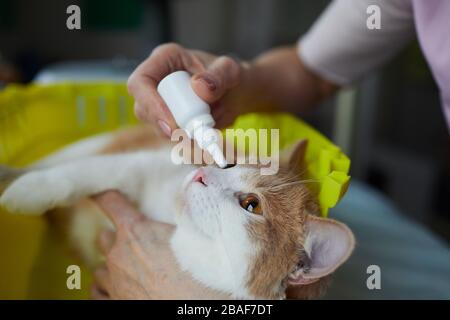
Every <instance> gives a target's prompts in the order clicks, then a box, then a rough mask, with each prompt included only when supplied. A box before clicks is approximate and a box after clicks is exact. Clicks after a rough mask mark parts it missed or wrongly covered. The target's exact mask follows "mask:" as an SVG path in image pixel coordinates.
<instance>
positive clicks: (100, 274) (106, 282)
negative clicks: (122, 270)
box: [94, 268, 111, 294]
mask: <svg viewBox="0 0 450 320" xmlns="http://www.w3.org/2000/svg"><path fill="white" fill-rule="evenodd" d="M94 282H95V284H96V285H97V287H98V288H99V289H100V291H103V292H104V293H106V294H109V293H110V290H111V284H110V283H111V282H110V278H109V272H108V269H106V268H98V269H97V270H95V272H94Z"/></svg>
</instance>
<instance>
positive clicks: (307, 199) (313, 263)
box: [0, 127, 355, 299]
mask: <svg viewBox="0 0 450 320" xmlns="http://www.w3.org/2000/svg"><path fill="white" fill-rule="evenodd" d="M306 147H307V141H305V140H303V141H299V142H297V143H295V144H293V145H292V146H291V147H290V148H288V149H287V150H285V151H284V152H283V153H282V155H281V157H280V169H279V171H278V173H277V174H275V175H271V176H265V175H261V174H260V170H259V167H258V166H256V165H235V166H231V167H229V168H226V169H220V168H218V167H216V166H213V165H210V166H194V165H175V164H173V162H172V161H171V158H170V152H171V148H172V144H170V143H166V142H164V141H163V139H158V138H156V136H155V135H154V134H153V133H152V131H151V130H149V129H148V128H146V127H137V128H133V129H126V130H124V131H120V132H115V133H109V134H104V135H101V136H97V137H94V138H89V139H87V140H85V141H82V142H78V143H75V144H74V145H72V146H69V147H68V148H66V149H64V150H62V151H60V152H57V153H56V154H54V155H51V156H50V157H48V158H46V159H44V160H43V161H41V162H38V163H37V164H35V165H34V166H31V167H30V168H27V169H23V170H19V169H11V168H8V167H5V166H1V167H0V192H2V191H3V193H2V195H1V197H0V204H1V205H3V206H4V207H6V209H8V210H9V211H10V212H22V213H27V214H33V213H34V214H42V213H44V212H46V211H49V210H51V209H54V208H58V207H60V208H61V207H63V208H64V207H66V208H68V209H64V210H65V214H66V216H70V217H71V222H70V224H69V225H68V226H67V234H68V235H69V236H70V238H71V239H72V242H73V243H74V245H75V247H77V249H78V250H79V251H81V253H82V256H83V255H84V258H85V259H86V260H93V259H94V257H95V256H96V255H97V254H98V253H97V252H96V249H95V244H94V242H95V241H94V239H95V236H96V233H97V232H98V231H99V229H100V228H103V227H108V226H111V225H110V223H108V220H107V219H106V216H105V215H104V214H102V213H101V212H100V210H99V209H97V208H96V206H95V205H94V204H93V202H92V201H90V202H89V201H88V200H86V199H88V198H87V197H88V196H90V195H94V194H97V193H100V192H103V191H106V190H110V189H115V190H119V191H120V192H122V193H123V194H124V195H126V196H127V197H128V198H129V199H130V200H131V201H132V202H134V203H135V204H136V206H137V207H138V208H139V210H140V211H141V212H143V213H144V214H145V215H146V216H148V217H150V218H152V219H155V220H158V221H161V222H166V223H170V224H173V225H176V229H175V232H174V234H173V236H172V239H171V249H172V250H173V253H174V255H175V257H176V260H177V262H178V264H179V265H180V267H181V268H182V269H183V270H186V271H188V272H189V273H190V274H191V275H192V277H193V278H195V279H196V280H198V281H199V282H200V283H202V284H203V285H205V286H207V287H210V288H212V289H215V290H218V291H221V292H224V293H227V294H228V295H229V296H230V297H231V298H237V299H285V298H304V299H311V298H316V297H318V296H320V295H322V294H323V293H324V291H325V290H326V288H327V284H328V279H329V276H330V275H331V274H332V273H333V272H334V271H335V270H336V269H337V268H338V267H339V266H340V265H342V263H344V262H345V261H346V260H347V259H348V258H349V256H350V255H351V253H352V251H353V248H354V244H355V239H354V236H353V233H352V232H351V230H350V229H349V228H348V227H347V226H346V225H345V224H343V223H340V222H338V221H335V220H332V219H328V218H322V217H319V216H318V212H319V209H318V205H317V200H316V199H315V197H314V196H313V195H312V194H311V192H310V191H309V189H308V187H307V184H308V182H307V181H302V180H301V174H300V173H301V172H302V171H303V170H304V163H303V158H304V154H305V150H306ZM83 199H84V200H83ZM93 264H95V263H93Z"/></svg>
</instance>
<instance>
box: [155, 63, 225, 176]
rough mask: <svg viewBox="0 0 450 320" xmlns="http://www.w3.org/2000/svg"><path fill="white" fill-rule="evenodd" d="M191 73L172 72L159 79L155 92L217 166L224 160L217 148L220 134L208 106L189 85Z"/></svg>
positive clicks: (222, 165) (222, 163)
mask: <svg viewBox="0 0 450 320" xmlns="http://www.w3.org/2000/svg"><path fill="white" fill-rule="evenodd" d="M190 80H191V76H190V74H189V73H188V72H186V71H176V72H173V73H171V74H169V75H168V76H166V77H165V78H164V79H162V80H161V81H160V83H159V84H158V87H157V91H158V93H159V94H160V96H161V97H162V99H163V100H164V102H165V103H166V104H167V107H168V108H169V110H170V112H172V115H173V118H174V119H175V122H176V123H177V124H178V126H179V127H180V128H182V129H183V130H185V131H186V133H187V135H188V137H189V138H190V139H194V140H195V141H196V142H197V144H198V146H199V147H200V148H202V149H203V150H206V151H207V152H208V153H209V154H210V155H211V156H212V157H213V159H214V161H215V162H216V163H217V165H218V166H219V167H221V168H225V167H226V166H227V161H226V160H225V157H224V156H223V153H222V151H221V149H220V147H219V142H220V139H221V136H220V134H219V133H218V132H217V131H216V130H215V129H214V126H215V124H216V123H215V121H214V119H213V117H212V116H211V109H210V108H209V105H208V104H207V103H206V102H205V101H203V100H202V99H200V97H198V96H197V95H196V94H195V92H194V90H193V89H192V87H191V82H190Z"/></svg>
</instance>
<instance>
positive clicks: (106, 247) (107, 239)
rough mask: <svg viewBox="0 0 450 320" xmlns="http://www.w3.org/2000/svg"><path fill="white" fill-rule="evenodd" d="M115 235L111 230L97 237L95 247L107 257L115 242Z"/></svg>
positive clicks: (102, 232) (104, 231)
mask: <svg viewBox="0 0 450 320" xmlns="http://www.w3.org/2000/svg"><path fill="white" fill-rule="evenodd" d="M115 238H116V237H115V233H114V231H111V230H103V231H101V232H100V234H99V235H98V237H97V246H98V248H99V249H100V252H101V253H102V254H103V255H104V256H107V255H108V253H109V252H110V251H111V248H112V246H113V244H114V241H115Z"/></svg>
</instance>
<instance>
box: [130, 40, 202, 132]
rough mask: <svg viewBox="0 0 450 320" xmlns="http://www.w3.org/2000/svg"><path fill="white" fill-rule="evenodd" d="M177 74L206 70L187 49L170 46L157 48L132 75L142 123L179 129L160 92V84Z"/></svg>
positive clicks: (131, 88) (136, 110)
mask: <svg viewBox="0 0 450 320" xmlns="http://www.w3.org/2000/svg"><path fill="white" fill-rule="evenodd" d="M177 70H187V71H189V72H191V73H194V72H199V71H201V70H204V66H203V64H202V63H201V61H200V60H198V59H195V58H194V57H193V56H192V55H191V54H190V53H189V52H188V51H187V50H186V49H184V48H183V47H181V46H179V45H177V44H173V43H169V44H164V45H161V46H158V47H157V48H155V50H153V52H152V54H151V55H150V57H149V58H148V59H146V60H145V61H144V62H142V63H141V64H140V65H139V66H138V67H137V68H136V70H135V71H134V72H133V73H132V74H131V76H130V78H129V79H128V91H129V93H130V94H131V95H132V96H133V97H134V98H135V100H136V102H137V104H136V105H135V107H136V108H135V113H136V116H137V117H138V118H139V119H140V120H142V121H146V122H155V123H157V124H159V125H160V126H162V125H161V123H164V125H166V126H167V127H168V128H170V129H171V130H174V129H175V128H177V125H176V123H175V121H174V119H173V117H172V114H171V113H170V111H169V109H168V108H167V106H166V104H165V103H164V101H163V100H162V98H161V97H160V96H159V94H158V92H157V90H156V87H157V85H158V83H159V81H161V80H162V79H163V78H164V77H165V76H167V75H168V74H170V73H172V72H174V71H177ZM163 129H166V128H163ZM164 132H165V133H166V131H164ZM166 134H167V133H166Z"/></svg>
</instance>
